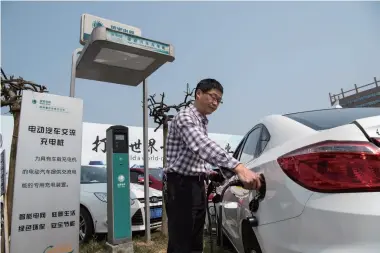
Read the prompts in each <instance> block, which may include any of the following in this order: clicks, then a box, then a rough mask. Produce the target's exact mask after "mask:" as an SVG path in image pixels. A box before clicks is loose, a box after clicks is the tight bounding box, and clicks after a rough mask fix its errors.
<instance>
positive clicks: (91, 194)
mask: <svg viewBox="0 0 380 253" xmlns="http://www.w3.org/2000/svg"><path fill="white" fill-rule="evenodd" d="M130 189H131V192H130V198H131V224H132V231H144V230H145V204H144V186H142V185H139V184H133V183H131V184H130ZM149 197H150V209H151V219H150V226H151V229H156V228H159V227H161V224H162V192H161V191H158V190H155V189H153V188H150V195H149ZM107 231H108V230H107V172H106V168H105V167H99V166H88V165H84V166H82V169H81V192H80V224H79V239H80V241H81V242H86V241H88V240H89V239H91V238H92V236H93V235H94V234H105V233H107Z"/></svg>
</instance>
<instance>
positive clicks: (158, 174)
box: [149, 169, 163, 181]
mask: <svg viewBox="0 0 380 253" xmlns="http://www.w3.org/2000/svg"><path fill="white" fill-rule="evenodd" d="M162 171H163V170H162V169H150V170H149V174H150V175H151V176H153V177H154V178H155V179H157V180H159V181H162V174H163V172H162Z"/></svg>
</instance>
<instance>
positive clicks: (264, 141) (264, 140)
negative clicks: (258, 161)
mask: <svg viewBox="0 0 380 253" xmlns="http://www.w3.org/2000/svg"><path fill="white" fill-rule="evenodd" d="M269 140H270V134H269V131H268V129H267V128H266V127H265V126H264V125H263V126H262V131H261V137H260V140H259V142H258V143H257V145H258V147H257V155H258V156H259V155H261V153H262V152H263V151H264V150H265V148H266V146H267V145H268V142H269Z"/></svg>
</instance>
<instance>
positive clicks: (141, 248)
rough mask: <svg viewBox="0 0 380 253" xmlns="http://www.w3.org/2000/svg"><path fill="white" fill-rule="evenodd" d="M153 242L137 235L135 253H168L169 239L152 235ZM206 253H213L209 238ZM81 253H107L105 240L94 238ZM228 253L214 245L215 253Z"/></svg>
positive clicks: (82, 248) (154, 233)
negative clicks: (147, 241) (148, 241)
mask: <svg viewBox="0 0 380 253" xmlns="http://www.w3.org/2000/svg"><path fill="white" fill-rule="evenodd" d="M151 238H152V241H151V242H150V243H146V242H145V237H144V235H143V234H137V235H134V236H133V250H134V253H166V247H167V238H166V237H165V236H164V235H163V234H162V233H161V232H160V231H156V232H152V233H151ZM204 245H205V247H204V251H203V252H204V253H211V250H210V243H209V240H208V238H205V244H204ZM79 252H80V253H104V252H106V245H105V240H104V239H103V240H99V238H94V239H93V240H91V241H90V242H89V243H87V244H85V245H81V247H80V249H79ZM222 252H228V251H226V250H223V249H218V248H217V247H216V245H215V243H214V253H222Z"/></svg>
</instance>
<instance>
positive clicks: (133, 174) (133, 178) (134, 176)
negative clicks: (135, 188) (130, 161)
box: [130, 171, 141, 184]
mask: <svg viewBox="0 0 380 253" xmlns="http://www.w3.org/2000/svg"><path fill="white" fill-rule="evenodd" d="M139 174H141V173H139V172H137V171H130V178H131V183H135V184H137V183H138V177H139Z"/></svg>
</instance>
